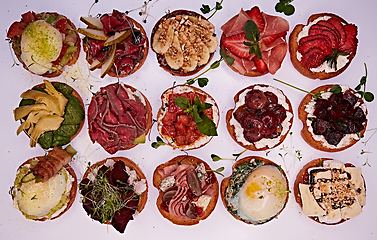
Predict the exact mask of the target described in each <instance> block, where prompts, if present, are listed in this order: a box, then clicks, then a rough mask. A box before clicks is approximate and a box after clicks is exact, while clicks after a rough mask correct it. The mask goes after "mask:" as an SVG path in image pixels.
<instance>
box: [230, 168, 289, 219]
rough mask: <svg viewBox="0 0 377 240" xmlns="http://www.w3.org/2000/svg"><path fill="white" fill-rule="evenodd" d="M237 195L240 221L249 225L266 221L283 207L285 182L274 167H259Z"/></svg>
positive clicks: (285, 193)
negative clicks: (249, 223) (242, 220)
mask: <svg viewBox="0 0 377 240" xmlns="http://www.w3.org/2000/svg"><path fill="white" fill-rule="evenodd" d="M237 195H238V196H236V197H238V215H239V216H240V217H241V218H242V219H244V220H246V221H248V222H251V223H254V222H263V221H268V220H269V219H271V218H273V217H275V216H276V215H277V214H278V213H279V212H280V210H281V209H283V208H284V206H285V203H286V200H287V197H288V188H287V180H286V178H285V176H284V175H283V174H282V172H280V170H279V169H278V168H277V167H276V166H274V165H264V166H260V167H258V168H257V169H255V170H254V171H252V172H251V173H250V174H249V176H248V177H247V179H246V181H245V183H244V184H243V185H242V187H241V189H240V191H239V193H238V194H237Z"/></svg>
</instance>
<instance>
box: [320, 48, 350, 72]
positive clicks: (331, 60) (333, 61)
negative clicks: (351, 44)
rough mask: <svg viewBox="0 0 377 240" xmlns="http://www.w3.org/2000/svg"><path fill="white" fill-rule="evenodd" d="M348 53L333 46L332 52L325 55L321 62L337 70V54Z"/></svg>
mask: <svg viewBox="0 0 377 240" xmlns="http://www.w3.org/2000/svg"><path fill="white" fill-rule="evenodd" d="M347 55H349V53H346V52H341V51H339V50H337V49H335V48H333V49H332V53H331V54H329V55H327V56H326V57H325V59H324V60H323V62H327V63H328V64H329V65H330V68H333V69H335V71H336V70H337V64H338V57H339V56H347Z"/></svg>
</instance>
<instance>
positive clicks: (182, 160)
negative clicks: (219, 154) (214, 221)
mask: <svg viewBox="0 0 377 240" xmlns="http://www.w3.org/2000/svg"><path fill="white" fill-rule="evenodd" d="M200 163H203V164H204V166H205V169H206V170H209V171H212V169H211V167H210V166H209V165H208V164H207V163H206V162H205V161H203V160H201V159H199V158H197V157H194V156H188V155H180V156H177V157H174V158H173V159H171V160H169V161H168V162H166V163H163V164H160V165H159V166H157V168H156V169H155V170H154V172H153V186H154V187H155V188H156V189H157V190H158V192H159V195H158V198H157V200H156V205H157V208H158V210H159V211H160V213H161V215H162V216H163V217H164V218H166V219H168V220H169V221H170V222H172V223H174V224H177V225H185V226H190V225H195V224H198V223H199V222H200V221H201V220H204V219H206V218H207V217H208V216H209V215H210V214H211V213H212V212H213V210H214V209H215V207H216V203H217V200H218V198H219V183H218V181H217V178H216V176H215V175H214V178H215V182H214V183H213V185H212V187H213V188H214V189H215V192H214V194H213V196H212V198H211V201H210V203H209V204H208V206H207V208H206V210H205V213H204V216H203V217H200V218H196V219H179V218H178V217H176V216H173V215H171V214H170V213H169V212H166V211H165V210H163V209H162V208H161V204H162V196H163V194H164V193H163V192H162V191H160V188H159V186H160V184H161V182H162V180H163V179H162V176H161V175H160V174H159V173H158V171H159V170H162V169H164V168H165V167H168V166H170V165H174V164H188V165H197V164H200Z"/></svg>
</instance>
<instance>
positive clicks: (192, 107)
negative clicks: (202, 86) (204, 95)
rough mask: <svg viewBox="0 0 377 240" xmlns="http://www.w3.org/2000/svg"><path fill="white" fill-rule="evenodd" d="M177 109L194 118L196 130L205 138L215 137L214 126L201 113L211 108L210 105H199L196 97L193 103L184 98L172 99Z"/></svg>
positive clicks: (205, 115)
mask: <svg viewBox="0 0 377 240" xmlns="http://www.w3.org/2000/svg"><path fill="white" fill-rule="evenodd" d="M173 100H174V102H175V104H177V106H178V107H180V108H183V109H185V113H187V114H189V115H191V116H192V117H193V118H194V121H195V123H196V126H197V128H198V130H199V131H200V132H201V133H202V134H204V135H206V136H217V130H216V124H215V123H214V122H213V121H212V119H210V118H209V117H208V116H207V114H205V113H203V112H204V111H205V110H207V109H209V108H211V107H212V104H210V103H201V102H200V99H199V97H198V96H196V98H195V100H194V103H193V104H191V103H190V101H189V100H188V99H187V98H185V97H176V98H174V99H173Z"/></svg>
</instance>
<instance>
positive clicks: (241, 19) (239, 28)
mask: <svg viewBox="0 0 377 240" xmlns="http://www.w3.org/2000/svg"><path fill="white" fill-rule="evenodd" d="M247 20H251V18H250V17H249V15H248V14H247V13H246V12H245V11H244V10H243V9H241V11H240V12H239V14H238V15H236V16H234V17H233V18H232V19H230V20H229V21H228V22H227V23H225V24H224V25H223V26H222V27H221V30H223V32H224V34H225V36H233V35H236V34H239V33H243V32H244V27H245V23H246V21H247Z"/></svg>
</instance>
